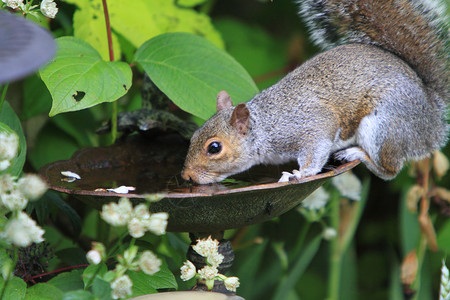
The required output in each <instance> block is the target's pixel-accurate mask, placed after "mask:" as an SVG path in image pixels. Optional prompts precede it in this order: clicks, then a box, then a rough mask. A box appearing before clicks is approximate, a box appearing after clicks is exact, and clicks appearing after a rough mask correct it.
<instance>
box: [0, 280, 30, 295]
mask: <svg viewBox="0 0 450 300" xmlns="http://www.w3.org/2000/svg"><path fill="white" fill-rule="evenodd" d="M5 283H6V282H5V280H4V279H3V277H1V276H0V291H1V290H2V289H3V288H4V285H5ZM26 292H27V284H26V283H25V281H23V280H22V279H20V278H18V277H13V278H11V279H10V280H9V281H8V284H7V286H6V289H5V292H4V294H3V298H2V299H7V300H9V299H11V300H12V299H14V300H22V299H24V298H25V293H26Z"/></svg>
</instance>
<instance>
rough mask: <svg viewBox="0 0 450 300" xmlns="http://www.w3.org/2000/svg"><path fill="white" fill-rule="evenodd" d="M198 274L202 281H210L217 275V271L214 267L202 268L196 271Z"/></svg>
mask: <svg viewBox="0 0 450 300" xmlns="http://www.w3.org/2000/svg"><path fill="white" fill-rule="evenodd" d="M198 274H199V275H200V277H201V278H202V279H205V280H212V279H214V278H216V276H217V274H219V271H218V270H217V268H216V267H214V266H204V267H203V268H202V269H200V270H199V271H198Z"/></svg>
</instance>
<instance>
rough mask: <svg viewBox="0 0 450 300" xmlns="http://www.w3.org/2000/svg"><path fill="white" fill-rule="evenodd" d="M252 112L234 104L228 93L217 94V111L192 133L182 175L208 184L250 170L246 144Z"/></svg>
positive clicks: (186, 178)
mask: <svg viewBox="0 0 450 300" xmlns="http://www.w3.org/2000/svg"><path fill="white" fill-rule="evenodd" d="M249 121H250V112H249V110H248V108H247V106H246V105H245V104H239V105H237V106H236V107H233V103H232V102H231V98H230V96H229V95H228V93H227V92H225V91H221V92H220V93H219V94H218V95H217V113H216V114H215V115H214V116H212V117H211V118H210V119H209V120H208V121H206V122H205V124H203V126H202V127H200V128H199V129H198V130H197V131H196V132H195V133H194V135H193V136H192V138H191V144H190V146H189V151H188V154H187V156H186V161H185V163H184V168H183V171H182V172H181V176H182V177H183V178H184V179H185V180H192V181H194V182H196V183H200V184H206V183H212V182H218V181H221V180H224V179H225V178H227V177H228V176H230V175H233V174H236V173H239V172H241V171H244V170H246V169H248V168H249V167H250V166H251V164H250V161H249V159H248V155H247V147H246V146H245V143H246V137H247V134H248V131H249Z"/></svg>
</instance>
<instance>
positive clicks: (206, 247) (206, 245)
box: [192, 236, 219, 257]
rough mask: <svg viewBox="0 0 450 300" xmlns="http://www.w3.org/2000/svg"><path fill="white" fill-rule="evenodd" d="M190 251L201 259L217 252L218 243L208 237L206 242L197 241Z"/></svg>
mask: <svg viewBox="0 0 450 300" xmlns="http://www.w3.org/2000/svg"><path fill="white" fill-rule="evenodd" d="M192 249H194V251H195V252H197V253H198V254H200V255H201V256H203V257H207V256H211V255H212V254H213V253H217V252H218V251H219V241H218V240H213V239H212V238H211V236H208V238H207V239H206V240H205V239H204V240H200V239H199V240H197V244H195V245H193V246H192Z"/></svg>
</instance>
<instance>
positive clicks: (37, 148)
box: [29, 123, 79, 170]
mask: <svg viewBox="0 0 450 300" xmlns="http://www.w3.org/2000/svg"><path fill="white" fill-rule="evenodd" d="M78 149H79V145H78V144H77V143H76V141H75V140H74V139H73V138H71V137H70V136H68V135H67V134H65V133H64V132H62V131H61V130H59V129H58V128H56V127H55V125H53V124H51V123H48V124H47V125H46V126H45V127H44V128H43V129H42V130H41V132H39V135H38V138H37V139H36V144H35V145H34V147H33V149H31V151H30V155H29V159H30V162H31V165H32V166H33V167H34V168H35V169H36V170H38V169H39V168H40V167H42V166H43V165H45V164H48V163H51V162H54V161H57V160H64V159H69V158H70V157H71V156H72V154H73V153H74V152H75V151H76V150H78Z"/></svg>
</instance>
